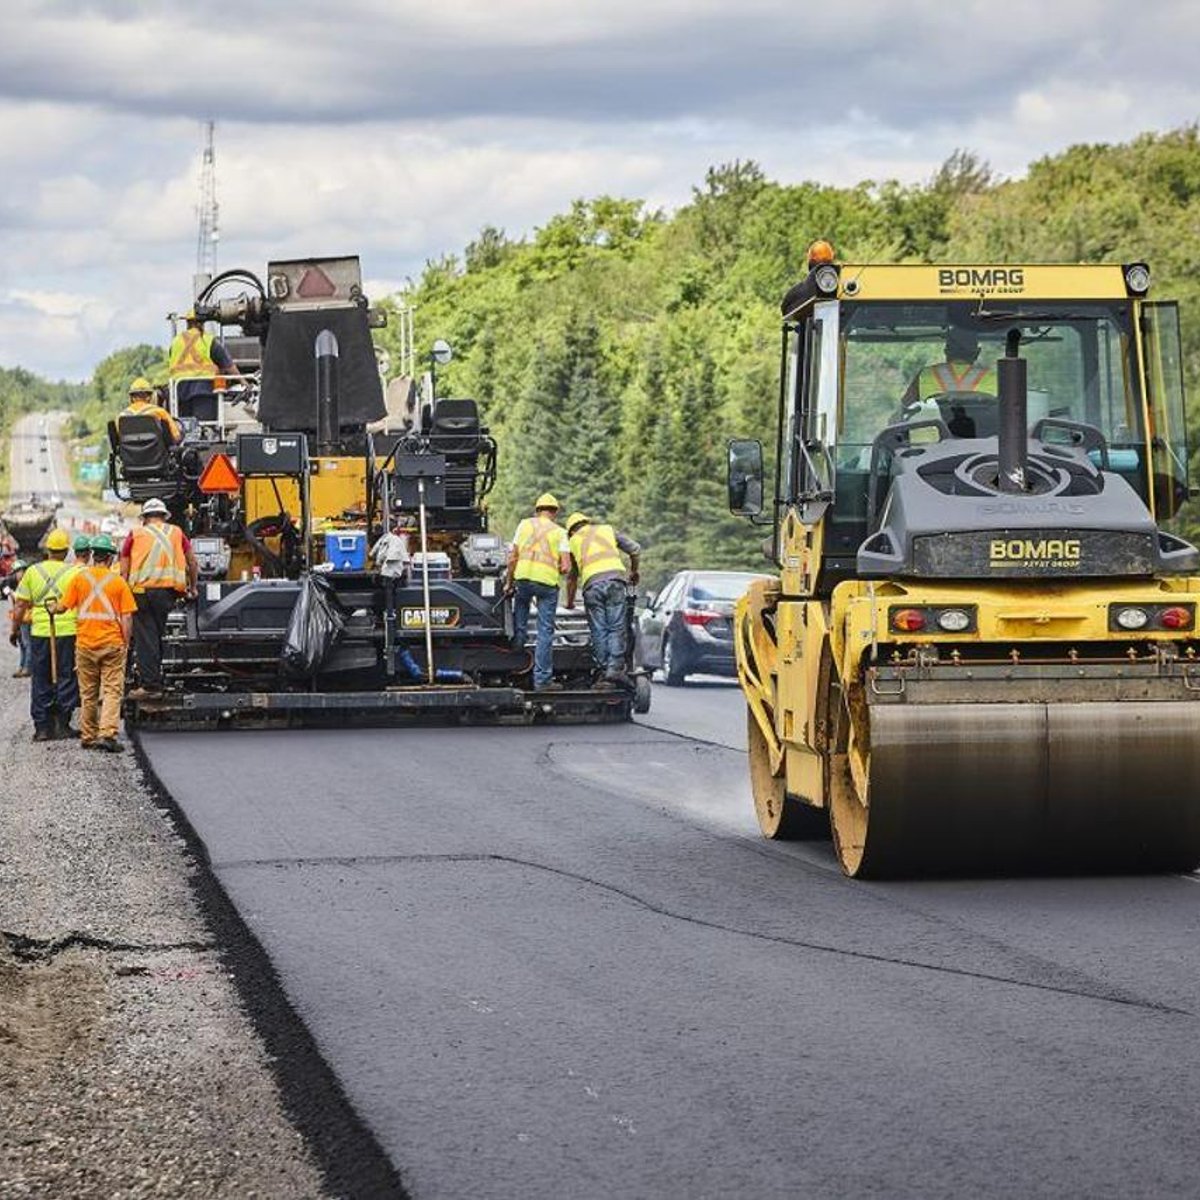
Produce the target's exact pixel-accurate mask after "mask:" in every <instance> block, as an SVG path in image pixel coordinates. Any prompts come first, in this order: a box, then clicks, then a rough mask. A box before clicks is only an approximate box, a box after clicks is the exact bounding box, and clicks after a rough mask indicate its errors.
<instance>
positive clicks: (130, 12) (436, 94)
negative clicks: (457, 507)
mask: <svg viewBox="0 0 1200 1200" xmlns="http://www.w3.org/2000/svg"><path fill="white" fill-rule="evenodd" d="M214 21H215V18H214V15H213V13H212V12H211V11H209V10H205V9H201V8H195V7H191V8H184V7H178V8H176V7H175V6H170V7H168V6H154V7H151V6H146V5H144V4H143V3H140V2H138V0H107V2H104V0H37V2H35V0H5V3H4V5H3V6H2V7H0V166H2V167H3V169H4V171H5V187H4V189H3V191H2V192H0V264H2V268H0V362H4V363H16V362H20V363H23V364H24V365H27V366H30V367H32V368H34V369H37V370H42V371H46V372H48V373H50V374H64V373H65V374H68V375H73V376H83V375H86V374H87V373H88V372H89V371H90V368H91V365H92V364H93V363H94V362H95V361H96V360H97V359H98V358H100V357H101V356H102V355H103V354H105V353H107V352H109V351H110V350H112V349H114V348H115V347H117V346H119V345H122V344H125V343H128V342H130V341H135V340H152V341H160V340H162V338H163V337H164V335H165V325H164V323H163V314H164V313H165V312H167V311H168V310H169V309H172V308H177V307H178V306H179V305H180V304H181V303H182V301H183V300H184V299H186V291H187V288H188V286H189V284H190V280H191V274H192V267H193V263H194V258H195V238H196V212H195V207H196V202H197V198H198V172H199V165H200V164H199V156H200V136H201V135H200V121H201V119H202V118H203V117H205V116H208V115H216V117H217V118H218V121H219V128H218V145H217V162H218V194H219V200H220V204H221V226H222V242H221V248H220V257H221V265H222V266H233V265H239V266H247V267H250V268H251V269H254V270H256V271H261V270H262V268H263V266H264V265H265V262H266V260H267V259H268V258H269V257H274V256H294V255H301V254H309V253H347V252H348V253H359V254H361V256H362V258H363V265H364V269H365V271H366V272H367V275H368V277H369V278H371V279H374V280H378V281H380V284H382V283H383V282H384V281H387V282H388V284H389V285H394V284H395V283H396V282H397V281H400V280H403V279H404V278H405V277H406V276H408V275H410V274H413V273H415V272H417V271H419V270H420V268H421V265H422V263H423V262H424V260H425V259H427V258H430V257H437V256H440V255H441V254H444V253H447V252H452V251H459V250H461V248H462V246H463V244H464V243H465V242H466V241H467V240H469V239H470V238H471V237H472V236H474V234H475V233H476V232H477V231H478V229H479V228H480V227H481V226H482V225H484V224H485V223H486V224H493V225H498V226H502V227H504V228H506V229H507V230H508V231H509V233H510V234H517V235H519V234H522V233H525V232H528V231H529V230H530V229H532V228H533V227H535V226H537V225H540V224H542V223H544V222H545V221H546V220H547V219H548V218H549V217H550V216H551V215H552V214H553V213H555V212H557V211H560V210H562V209H563V208H564V207H565V206H566V205H567V204H568V203H569V202H570V201H571V199H573V198H574V197H576V196H586V195H596V194H600V193H605V192H607V193H614V194H620V195H626V196H637V197H640V198H644V199H645V200H647V201H648V202H649V203H650V204H651V205H652V206H667V207H669V206H673V205H676V204H679V203H682V202H684V201H686V200H687V198H688V196H689V194H690V189H691V186H692V185H693V184H694V183H697V182H699V181H700V180H701V179H702V177H703V174H704V171H705V169H706V167H708V166H709V165H711V164H713V163H718V162H722V161H728V160H731V159H733V158H743V159H744V158H754V159H757V160H758V161H759V162H761V163H762V164H763V166H764V168H765V169H766V171H767V173H768V174H769V175H771V176H772V177H774V178H778V179H781V180H784V181H788V182H792V181H798V180H802V179H812V178H815V179H818V180H820V181H822V182H827V183H840V184H845V183H852V182H857V181H858V180H861V179H865V178H873V179H884V178H889V177H895V178H899V179H901V180H904V181H907V182H912V181H916V180H920V179H923V178H927V177H928V176H929V175H930V174H931V173H932V172H933V171H934V170H935V169H936V166H937V164H938V163H939V162H941V161H942V160H943V159H944V158H945V157H946V155H947V154H949V153H950V151H951V150H953V149H955V148H957V147H960V146H966V147H970V148H972V149H975V150H976V151H978V152H979V153H980V154H981V155H982V156H983V157H984V158H986V159H988V160H989V161H991V162H992V164H993V165H994V166H995V167H996V168H997V169H999V170H1000V171H1002V172H1005V173H1010V174H1011V173H1016V172H1019V171H1020V170H1022V169H1023V168H1024V166H1025V165H1026V164H1027V163H1028V162H1029V161H1031V160H1032V159H1034V158H1037V157H1039V156H1041V155H1043V154H1046V153H1050V152H1053V151H1055V150H1057V149H1060V148H1062V147H1063V146H1065V145H1067V144H1070V143H1071V142H1075V141H1080V140H1104V141H1117V140H1122V139H1125V138H1128V137H1131V136H1133V135H1135V134H1137V133H1138V132H1141V131H1142V130H1143V129H1146V128H1166V127H1170V126H1176V125H1179V124H1181V123H1183V122H1185V121H1189V120H1195V119H1196V118H1197V116H1200V85H1198V84H1197V83H1196V82H1195V79H1196V76H1195V72H1194V66H1193V63H1192V61H1191V59H1192V57H1193V50H1194V47H1195V45H1196V43H1197V41H1198V40H1200V10H1197V9H1196V6H1195V5H1194V3H1183V2H1179V0H1160V2H1158V3H1154V4H1149V5H1143V6H1142V8H1141V9H1139V11H1138V19H1137V20H1132V21H1131V20H1128V19H1127V12H1126V9H1125V6H1123V5H1121V4H1119V3H1118V2H1117V0H1060V2H1058V3H1055V4H1053V5H1049V4H1046V3H1045V2H1044V0H1009V3H1008V4H1006V5H1005V6H1003V7H1002V8H997V7H996V5H995V4H994V3H991V2H988V3H984V2H982V0H962V2H960V3H959V4H957V5H955V6H953V7H952V8H951V9H949V10H947V8H946V6H945V5H944V3H942V2H941V0H914V2H913V3H910V4H908V5H904V6H899V5H895V4H894V3H891V2H890V0H850V2H845V0H843V2H841V3H831V2H830V0H811V2H809V3H806V4H804V5H803V6H798V5H797V4H796V3H795V0H656V3H654V4H646V3H644V0H574V2H573V3H571V4H564V3H561V0H442V3H441V4H439V5H436V6H431V5H429V4H428V3H427V2H426V0H420V2H418V0H402V2H398V0H343V3H342V4H341V5H339V6H333V7H331V6H330V5H329V4H328V3H327V0H291V2H290V3H289V4H288V5H287V6H286V7H281V6H279V5H277V4H275V3H272V2H270V0H242V3H240V4H239V6H238V8H237V13H236V19H234V20H232V23H231V24H230V25H229V27H228V28H226V29H224V30H221V29H217V30H216V31H214ZM213 43H215V47H213V53H202V54H201V53H192V52H191V51H190V50H189V52H187V53H183V52H181V50H180V47H185V48H187V47H195V46H198V45H206V46H213ZM373 287H374V289H375V290H374V292H373V294H376V295H378V294H381V291H380V289H379V287H378V286H375V285H373ZM73 305H74V307H73Z"/></svg>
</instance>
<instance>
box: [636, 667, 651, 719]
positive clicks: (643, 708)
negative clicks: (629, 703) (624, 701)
mask: <svg viewBox="0 0 1200 1200" xmlns="http://www.w3.org/2000/svg"><path fill="white" fill-rule="evenodd" d="M633 711H634V712H635V713H648V712H649V711H650V676H649V675H638V676H636V677H635V678H634V681H633Z"/></svg>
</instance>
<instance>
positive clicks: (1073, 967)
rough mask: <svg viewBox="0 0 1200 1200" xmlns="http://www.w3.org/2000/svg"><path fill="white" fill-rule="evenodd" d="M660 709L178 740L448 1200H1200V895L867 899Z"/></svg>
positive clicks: (297, 991) (724, 714) (732, 745)
mask: <svg viewBox="0 0 1200 1200" xmlns="http://www.w3.org/2000/svg"><path fill="white" fill-rule="evenodd" d="M654 701H655V703H654V709H653V711H652V712H651V713H650V715H649V716H648V717H647V718H645V724H641V725H635V726H615V727H573V728H549V729H541V728H536V729H522V728H517V729H467V728H463V729H439V730H413V731H387V730H356V731H355V730H347V731H341V732H337V731H320V732H279V733H268V732H263V733H211V734H152V735H147V736H146V737H145V745H146V747H147V749H148V752H149V754H150V757H151V760H152V762H153V764H154V767H155V769H156V770H157V772H158V773H159V775H160V778H161V779H162V781H163V782H164V783H165V784H166V785H167V787H168V788H169V789H170V791H171V792H172V793H173V795H174V796H175V798H176V800H177V801H178V802H179V803H180V804H181V805H182V807H183V808H184V810H185V811H186V813H187V815H188V817H189V818H190V820H191V822H192V823H193V825H194V827H195V829H196V830H197V832H198V833H199V835H200V836H201V837H202V838H203V840H204V842H205V844H206V845H207V848H208V851H209V853H210V855H211V859H212V863H213V867H214V869H215V871H216V872H217V874H218V876H219V878H220V880H221V882H222V884H223V885H224V887H225V888H226V889H227V890H228V892H229V894H230V896H231V898H232V899H233V900H234V902H235V903H236V904H237V905H238V907H239V909H240V911H241V912H242V914H243V915H244V917H245V920H246V921H247V922H248V924H249V926H250V927H251V929H252V930H253V931H254V933H255V935H256V936H257V937H258V938H259V939H260V941H261V942H262V944H263V946H264V947H265V948H266V950H267V951H268V953H269V954H270V955H271V957H272V959H273V960H274V962H275V964H276V965H277V968H278V970H279V973H280V976H281V978H282V981H283V983H284V986H285V987H286V989H287V992H288V994H289V995H290V997H291V999H292V1001H293V1003H294V1004H295V1006H296V1007H297V1009H298V1010H299V1012H300V1014H301V1015H302V1017H303V1018H304V1019H305V1021H306V1022H307V1023H308V1025H309V1027H310V1029H311V1030H312V1031H313V1033H314V1035H315V1037H316V1039H317V1041H318V1043H319V1045H320V1046H321V1048H322V1051H323V1053H324V1054H325V1056H326V1058H327V1060H328V1061H329V1063H330V1064H331V1065H332V1066H333V1068H334V1070H335V1071H336V1072H337V1074H338V1075H339V1077H340V1078H341V1080H342V1082H343V1084H344V1086H345V1088H346V1090H347V1092H348V1094H349V1096H350V1099H351V1101H352V1102H353V1103H354V1104H355V1106H356V1107H357V1108H358V1110H359V1112H360V1113H361V1114H362V1115H363V1117H364V1118H365V1119H366V1121H367V1122H368V1123H369V1124H370V1126H371V1127H372V1128H373V1130H374V1131H375V1132H376V1134H377V1135H378V1137H379V1139H380V1141H381V1142H382V1144H383V1146H384V1147H385V1149H386V1151H387V1153H388V1154H390V1155H391V1156H392V1157H393V1160H394V1161H395V1163H396V1164H397V1165H398V1167H399V1169H400V1170H401V1172H402V1174H403V1177H404V1178H405V1180H406V1181H407V1184H408V1186H409V1188H410V1189H411V1192H412V1194H413V1195H414V1196H416V1197H463V1196H488V1197H509V1196H511V1197H555V1198H557V1197H564V1196H571V1197H587V1196H604V1197H610V1196H623V1197H626V1196H635V1197H636V1196H646V1197H651V1196H653V1197H675V1196H679V1197H685V1196H686V1197H702V1196H712V1197H727V1196H731V1195H737V1196H752V1197H758V1196H780V1197H782V1196H850V1195H855V1196H857V1195H878V1196H889V1197H894V1196H955V1197H960V1196H967V1195H969V1196H993V1195H995V1196H1011V1195H1020V1196H1056V1197H1058V1196H1068V1195H1070V1196H1163V1195H1170V1194H1194V1193H1195V1191H1196V1188H1197V1176H1198V1171H1200V1124H1198V1122H1197V1118H1196V1108H1197V1098H1196V1088H1197V1080H1198V1079H1200V1022H1198V1020H1197V1015H1196V1014H1198V1013H1200V970H1198V968H1200V937H1198V935H1200V886H1197V884H1198V883H1200V880H1197V879H1194V878H1190V877H1187V878H1185V877H1179V876H1173V877H1164V878H1125V879H1040V880H1039V879H1034V880H991V881H983V882H976V881H952V882H939V883H907V884H888V885H881V884H862V883H852V882H850V881H847V880H846V879H844V878H843V877H842V876H841V875H840V874H839V872H838V871H837V869H836V866H835V863H834V860H833V856H832V853H831V851H830V849H829V847H828V846H827V845H823V844H820V843H813V844H808V845H804V846H796V845H791V846H780V845H777V844H768V843H765V842H763V841H761V840H759V838H758V837H757V834H756V832H755V828H754V823H753V818H752V815H751V812H750V802H749V796H748V790H747V785H746V781H745V772H744V764H745V758H744V751H743V750H741V749H740V746H741V745H742V738H743V737H744V732H743V731H744V713H743V709H742V705H741V703H740V699H739V694H738V692H737V690H736V689H735V688H732V687H730V686H728V685H720V684H712V685H709V686H706V687H688V688H685V689H683V690H674V689H667V688H664V687H662V686H661V685H659V686H656V687H655V697H654Z"/></svg>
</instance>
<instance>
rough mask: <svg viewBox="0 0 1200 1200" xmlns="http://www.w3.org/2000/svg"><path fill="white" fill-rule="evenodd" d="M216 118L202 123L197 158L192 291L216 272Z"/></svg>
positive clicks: (196, 291) (217, 236)
mask: <svg viewBox="0 0 1200 1200" xmlns="http://www.w3.org/2000/svg"><path fill="white" fill-rule="evenodd" d="M216 127H217V126H216V122H215V121H205V122H204V156H203V158H202V159H201V160H200V202H199V203H198V204H197V206H196V216H197V218H198V224H199V228H198V230H197V234H196V276H195V279H194V280H193V281H192V282H193V288H192V294H193V295H199V293H200V290H201V289H202V288H203V287H204V285H205V284H206V283H208V281H209V280H210V279H212V277H213V276H214V275H215V274H216V273H217V243H218V242H219V241H220V240H221V227H220V222H219V213H220V210H219V207H218V205H217V156H216V150H215V148H214V145H213V134H214V133H215V131H216Z"/></svg>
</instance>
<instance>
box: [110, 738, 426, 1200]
mask: <svg viewBox="0 0 1200 1200" xmlns="http://www.w3.org/2000/svg"><path fill="white" fill-rule="evenodd" d="M126 733H127V736H128V739H129V742H130V745H131V747H132V749H133V754H134V758H135V761H136V762H137V766H138V769H139V770H140V772H141V774H142V778H143V781H144V783H145V786H146V788H147V790H148V791H149V792H150V794H151V795H152V796H153V798H154V801H155V803H156V804H157V805H158V806H160V808H161V809H162V811H163V812H164V814H165V815H166V818H167V820H168V821H169V822H170V824H171V826H172V827H173V829H174V830H175V832H176V833H177V834H178V836H179V837H180V838H181V839H183V841H184V843H185V845H186V846H187V849H188V852H189V853H190V855H191V856H192V858H193V860H194V861H195V863H196V866H197V870H196V871H195V872H193V873H192V875H191V877H190V886H191V888H192V891H193V895H194V896H195V899H196V903H197V905H198V907H199V909H200V912H201V914H202V916H203V918H204V920H205V922H206V923H207V924H208V926H209V928H210V929H211V930H212V933H213V936H214V938H215V939H216V944H217V951H218V953H219V954H220V956H221V959H222V961H223V962H224V964H225V966H226V968H227V970H228V971H229V973H230V976H231V978H232V980H233V986H234V988H235V990H236V992H237V995H238V998H239V1000H240V1001H241V1003H242V1005H243V1007H244V1008H245V1011H246V1013H247V1015H248V1017H249V1019H250V1022H251V1024H252V1025H253V1027H254V1030H255V1032H256V1033H257V1034H258V1036H259V1038H260V1039H261V1041H262V1043H263V1046H264V1047H265V1049H266V1052H267V1055H268V1056H269V1061H270V1068H271V1072H272V1074H273V1075H274V1077H275V1079H276V1082H277V1085H278V1087H279V1091H280V1095H281V1098H282V1101H283V1107H284V1111H285V1113H286V1114H287V1116H288V1118H289V1119H290V1120H291V1121H292V1122H293V1124H294V1125H295V1127H296V1129H297V1130H299V1132H300V1134H301V1136H302V1137H303V1138H304V1140H305V1142H306V1143H307V1144H308V1147H309V1150H310V1152H311V1154H312V1155H313V1158H314V1159H315V1160H316V1162H317V1164H318V1166H319V1168H320V1170H321V1173H322V1175H323V1177H324V1182H325V1186H326V1187H327V1188H328V1189H329V1191H330V1192H331V1193H332V1194H333V1195H334V1196H339V1197H347V1198H352V1200H359V1198H362V1200H374V1198H375V1197H379V1198H381V1200H383V1198H389V1200H391V1198H395V1200H408V1195H409V1193H408V1192H407V1190H406V1189H405V1187H404V1185H403V1183H402V1181H401V1178H400V1175H399V1172H398V1171H397V1170H396V1168H395V1166H394V1165H393V1164H392V1162H391V1160H390V1159H389V1158H388V1156H387V1154H386V1153H385V1152H384V1150H383V1148H382V1146H381V1145H380V1144H379V1142H378V1140H377V1139H376V1137H375V1135H374V1133H372V1132H371V1130H370V1129H369V1128H368V1126H367V1125H366V1123H365V1122H364V1121H363V1120H362V1118H361V1117H360V1116H359V1115H358V1113H357V1112H356V1111H355V1110H354V1107H353V1105H352V1104H351V1103H350V1101H349V1099H348V1098H347V1096H346V1093H345V1091H344V1090H343V1088H342V1085H341V1083H340V1082H339V1080H338V1078H337V1076H336V1075H335V1074H334V1073H333V1071H332V1070H331V1068H330V1067H329V1064H328V1063H327V1062H326V1061H325V1059H324V1057H323V1056H322V1054H321V1051H320V1049H319V1048H318V1046H317V1043H316V1041H315V1040H314V1038H313V1036H312V1034H311V1033H310V1032H309V1030H308V1027H307V1026H306V1025H305V1024H304V1021H303V1020H302V1019H301V1017H300V1015H299V1014H298V1013H297V1012H296V1010H295V1009H294V1008H293V1007H292V1004H291V1002H290V1001H289V1000H288V998H287V994H286V993H285V991H284V988H283V985H282V983H281V982H280V979H279V976H278V974H277V973H276V971H275V968H274V966H273V964H272V963H271V959H270V957H269V956H268V954H267V952H266V951H265V950H264V949H263V947H262V945H261V944H260V943H259V941H258V940H257V939H256V938H255V936H254V934H253V933H251V931H250V928H249V927H248V926H247V925H246V923H245V921H243V920H242V917H241V914H240V913H239V912H238V911H237V908H236V906H235V905H234V904H233V901H232V900H230V898H229V896H228V894H227V893H226V892H225V889H224V888H223V887H222V885H221V882H220V880H219V879H218V878H217V876H216V872H215V871H213V869H212V865H211V861H210V859H209V855H208V848H207V847H206V846H205V844H204V842H203V840H202V839H201V837H200V836H199V834H198V833H197V832H196V830H195V828H194V827H193V826H192V824H191V822H190V821H189V820H188V817H187V814H186V813H185V812H184V811H183V809H182V808H181V807H180V806H179V805H178V804H177V803H176V802H175V799H174V797H172V795H171V794H170V792H169V791H168V790H167V788H166V786H165V785H164V784H163V782H162V780H161V779H160V778H159V777H158V774H157V772H156V771H155V769H154V765H153V763H152V762H151V761H150V756H149V754H148V753H147V751H146V748H145V746H144V745H143V743H142V739H141V737H140V736H139V734H138V731H137V730H136V729H132V728H130V729H127V730H126Z"/></svg>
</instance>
